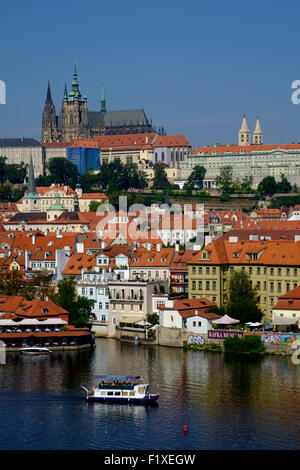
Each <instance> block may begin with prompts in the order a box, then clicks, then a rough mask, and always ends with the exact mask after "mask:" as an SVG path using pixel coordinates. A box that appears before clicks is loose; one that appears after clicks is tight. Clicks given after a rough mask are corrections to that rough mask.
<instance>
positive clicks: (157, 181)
mask: <svg viewBox="0 0 300 470" xmlns="http://www.w3.org/2000/svg"><path fill="white" fill-rule="evenodd" d="M153 170H154V178H153V184H152V188H153V189H170V188H171V184H170V183H169V180H168V177H167V173H166V171H165V167H164V165H163V163H161V162H157V163H155V165H154V167H153Z"/></svg>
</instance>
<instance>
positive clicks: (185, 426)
mask: <svg viewBox="0 0 300 470" xmlns="http://www.w3.org/2000/svg"><path fill="white" fill-rule="evenodd" d="M183 431H184V432H187V431H188V427H187V425H186V424H185V425H184V426H183Z"/></svg>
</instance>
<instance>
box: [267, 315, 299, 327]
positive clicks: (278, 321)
mask: <svg viewBox="0 0 300 470" xmlns="http://www.w3.org/2000/svg"><path fill="white" fill-rule="evenodd" d="M272 323H273V325H295V324H296V323H298V320H297V318H288V317H274V318H273V321H272Z"/></svg>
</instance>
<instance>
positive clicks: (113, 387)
mask: <svg viewBox="0 0 300 470" xmlns="http://www.w3.org/2000/svg"><path fill="white" fill-rule="evenodd" d="M98 389H100V390H104V389H105V390H117V389H118V390H133V389H134V384H131V383H130V384H120V383H115V384H114V385H113V384H111V383H109V384H107V383H104V384H99V386H98Z"/></svg>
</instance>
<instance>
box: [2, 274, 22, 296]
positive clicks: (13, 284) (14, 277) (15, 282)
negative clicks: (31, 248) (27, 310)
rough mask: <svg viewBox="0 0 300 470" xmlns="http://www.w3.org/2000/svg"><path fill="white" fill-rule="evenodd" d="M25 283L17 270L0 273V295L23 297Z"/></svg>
mask: <svg viewBox="0 0 300 470" xmlns="http://www.w3.org/2000/svg"><path fill="white" fill-rule="evenodd" d="M24 289H25V283H24V279H23V276H22V274H21V273H20V271H18V270H16V269H15V270H12V271H7V272H6V273H1V276H0V294H1V295H14V296H15V295H17V296H23V295H24Z"/></svg>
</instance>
